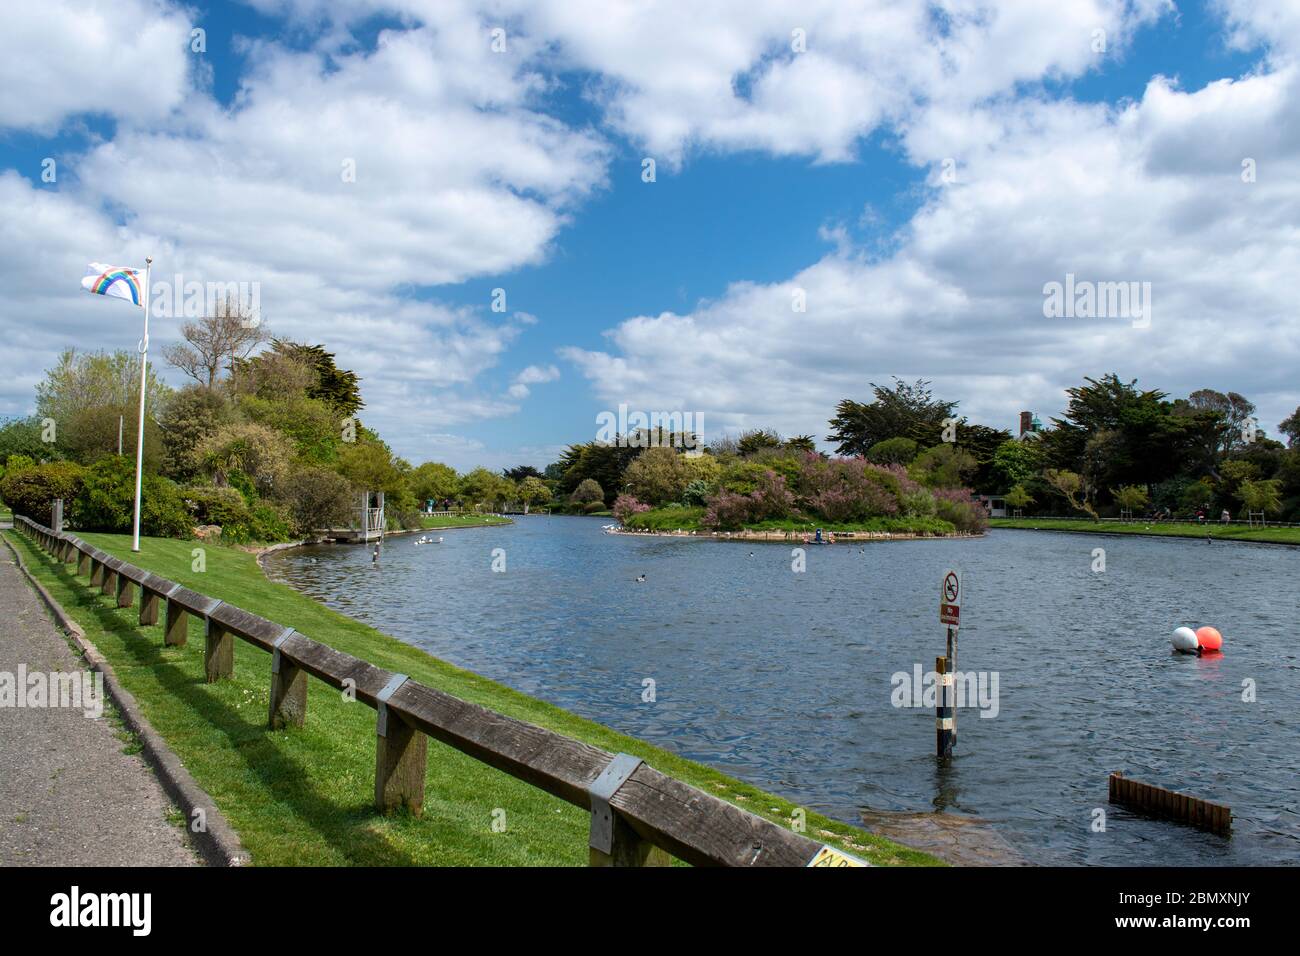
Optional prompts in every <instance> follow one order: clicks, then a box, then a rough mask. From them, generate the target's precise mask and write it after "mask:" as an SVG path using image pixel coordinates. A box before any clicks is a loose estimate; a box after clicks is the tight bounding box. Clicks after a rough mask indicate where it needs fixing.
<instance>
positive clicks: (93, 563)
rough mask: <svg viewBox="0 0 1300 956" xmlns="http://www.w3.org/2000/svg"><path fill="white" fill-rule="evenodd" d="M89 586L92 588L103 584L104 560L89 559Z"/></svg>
mask: <svg viewBox="0 0 1300 956" xmlns="http://www.w3.org/2000/svg"><path fill="white" fill-rule="evenodd" d="M90 586H91V587H92V588H102V587H103V586H104V562H103V561H100V560H98V559H97V558H91V559H90Z"/></svg>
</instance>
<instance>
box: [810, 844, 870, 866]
mask: <svg viewBox="0 0 1300 956" xmlns="http://www.w3.org/2000/svg"><path fill="white" fill-rule="evenodd" d="M808 865H809V866H870V865H871V864H869V863H867V862H865V861H863V860H859V859H858V858H857V857H856V856H849V855H848V854H847V853H841V852H840V851H839V850H833V849H831V848H830V847H828V846H823V847H822V848H821V849H820V850H818V851H817V855H816V856H814V857H813V858H812V859H811V860H809V861H808Z"/></svg>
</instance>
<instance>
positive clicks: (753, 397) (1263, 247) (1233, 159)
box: [564, 63, 1300, 434]
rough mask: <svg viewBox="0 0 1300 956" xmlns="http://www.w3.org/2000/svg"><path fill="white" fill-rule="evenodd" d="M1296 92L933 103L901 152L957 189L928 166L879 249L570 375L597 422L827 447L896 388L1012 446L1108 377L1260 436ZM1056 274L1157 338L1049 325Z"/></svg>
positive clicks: (618, 339)
mask: <svg viewBox="0 0 1300 956" xmlns="http://www.w3.org/2000/svg"><path fill="white" fill-rule="evenodd" d="M1297 75H1298V74H1297V70H1296V67H1295V66H1294V65H1292V64H1290V63H1288V64H1285V65H1279V66H1278V67H1277V68H1275V69H1273V70H1271V71H1268V72H1262V73H1256V74H1252V75H1250V76H1246V77H1243V78H1241V79H1239V80H1224V81H1221V82H1217V83H1213V84H1210V85H1209V86H1207V87H1205V88H1204V89H1200V90H1195V91H1183V90H1180V89H1178V88H1177V87H1176V86H1175V85H1174V84H1173V83H1172V82H1171V81H1169V80H1167V79H1165V78H1163V77H1157V78H1155V79H1153V80H1152V82H1151V83H1150V85H1149V86H1148V88H1147V90H1146V93H1145V95H1144V96H1143V97H1142V99H1141V100H1140V101H1138V102H1135V103H1132V104H1128V105H1124V106H1120V107H1110V106H1106V105H1088V104H1080V103H1076V102H1073V101H1070V100H1062V101H1049V100H1046V99H1041V98H1023V99H1019V100H1014V101H997V102H993V103H988V104H983V105H981V106H979V107H977V108H974V109H970V108H965V109H958V108H955V107H953V106H951V105H949V104H947V103H945V104H943V105H939V104H934V105H932V106H931V107H929V108H928V109H926V110H924V111H921V112H918V113H917V114H915V116H914V117H913V118H912V120H911V121H910V122H909V123H908V124H907V125H906V126H905V127H903V128H901V130H900V134H901V141H902V143H903V145H904V147H905V148H906V149H907V151H908V155H909V157H910V158H911V159H912V160H913V161H914V162H917V163H918V164H925V163H928V162H930V161H931V157H934V156H955V157H959V159H960V162H959V164H958V167H957V168H958V175H957V177H956V179H955V181H952V182H948V181H946V180H945V179H944V178H943V177H942V176H941V175H939V170H938V169H937V168H936V169H935V170H934V175H932V176H931V178H930V182H929V193H928V195H927V201H926V202H925V203H924V205H923V207H922V208H921V210H920V211H919V212H918V213H917V215H916V216H915V218H914V219H913V220H912V221H911V222H910V223H908V225H907V226H906V227H905V229H904V230H902V232H901V234H900V236H899V237H898V239H899V244H898V249H897V252H896V253H894V254H892V255H891V256H889V257H888V258H885V259H871V258H868V257H867V256H866V255H865V254H861V253H854V252H853V251H852V250H849V249H845V248H843V247H842V246H841V247H840V248H838V249H837V250H836V251H835V252H833V253H831V254H830V255H828V256H826V257H825V258H824V259H823V260H822V261H820V262H818V263H817V264H815V265H813V266H812V267H810V268H808V269H805V270H803V271H801V272H800V273H798V274H796V275H794V276H792V277H791V278H790V279H789V280H788V281H785V282H780V283H773V284H764V285H758V284H752V283H743V282H742V283H737V284H735V285H733V286H731V287H730V288H729V289H728V290H727V292H726V293H725V294H724V295H723V296H721V297H720V298H719V299H718V300H716V301H710V302H703V303H700V304H699V305H698V307H697V308H695V309H694V310H692V311H691V312H689V313H687V314H676V313H664V314H661V315H657V316H636V317H633V318H629V319H626V320H624V321H622V322H621V323H619V324H618V325H617V326H616V327H615V328H614V329H613V330H611V332H610V333H609V338H610V341H611V347H610V348H608V349H605V350H594V351H593V350H582V349H567V350H566V351H565V352H564V355H565V357H566V358H568V359H570V360H571V361H573V362H574V363H575V364H576V365H577V366H578V367H579V368H580V369H581V371H582V372H583V373H584V374H585V375H586V376H587V377H588V378H589V379H590V380H591V381H592V383H593V385H594V387H595V389H596V391H597V393H598V394H599V395H600V396H601V397H602V398H604V399H605V400H606V401H608V402H610V403H617V402H623V401H626V402H629V403H630V404H632V405H633V407H638V406H639V407H675V408H681V409H686V410H698V411H702V412H704V413H705V420H706V421H707V422H709V423H710V424H711V425H713V426H714V427H742V426H751V425H775V426H777V427H779V428H782V429H783V430H785V431H786V432H788V433H796V432H807V431H812V432H815V433H818V434H823V433H824V422H825V420H826V418H827V413H828V410H829V409H831V408H833V406H834V404H835V402H837V401H838V400H839V399H841V398H844V397H847V396H853V397H868V395H869V392H868V388H867V383H868V382H869V381H876V382H887V381H888V376H889V375H890V374H898V375H900V376H903V377H922V376H923V377H926V378H930V379H933V380H934V381H935V383H936V387H937V388H938V390H939V391H940V393H941V394H943V395H945V396H946V397H952V398H960V399H962V400H963V406H962V409H963V411H964V412H966V413H968V414H971V415H972V416H974V417H975V418H976V419H977V420H983V421H987V422H990V423H994V424H999V425H1002V426H1004V427H1011V426H1012V424H1013V423H1014V414H1015V412H1016V411H1017V410H1018V409H1020V408H1040V409H1043V410H1047V411H1051V412H1055V411H1056V410H1058V409H1059V408H1060V407H1061V405H1062V403H1063V398H1064V396H1063V394H1062V391H1063V389H1064V387H1066V386H1068V385H1072V384H1077V383H1078V382H1079V381H1081V379H1082V377H1083V376H1084V375H1095V374H1099V373H1101V372H1104V371H1110V370H1115V371H1117V372H1119V373H1120V374H1121V375H1124V376H1128V377H1139V378H1140V379H1141V380H1142V381H1144V382H1145V383H1147V384H1148V385H1159V386H1161V387H1166V388H1169V389H1171V390H1172V391H1173V392H1174V393H1175V394H1187V393H1188V392H1190V391H1192V390H1194V389H1196V388H1201V387H1206V386H1212V387H1219V388H1233V389H1236V390H1238V391H1241V392H1243V393H1245V394H1247V395H1248V396H1250V397H1252V398H1253V399H1255V400H1256V401H1257V402H1258V403H1259V405H1260V411H1261V413H1262V421H1263V423H1264V424H1265V426H1266V427H1267V428H1269V429H1273V428H1274V427H1275V423H1276V422H1277V421H1279V420H1280V419H1281V418H1282V417H1284V416H1285V415H1286V414H1288V413H1289V412H1290V411H1291V410H1292V409H1294V407H1295V405H1296V404H1297V401H1298V400H1300V392H1298V391H1297V387H1296V385H1295V379H1294V375H1293V374H1292V372H1291V370H1292V369H1293V368H1294V367H1295V362H1296V359H1297V358H1298V357H1300V315H1297V312H1296V309H1295V302H1294V294H1293V289H1292V286H1291V284H1290V282H1289V281H1288V278H1287V277H1288V276H1289V275H1294V274H1295V271H1296V270H1297V268H1300V247H1298V246H1297V244H1296V242H1295V226H1294V224H1295V223H1296V222H1297V221H1300V159H1297V157H1300V149H1297V147H1300V130H1298V127H1297V122H1296V119H1295V117H1296V116H1297V115H1300V83H1298V82H1297ZM1246 158H1250V159H1253V160H1255V161H1256V165H1255V168H1256V170H1257V173H1258V174H1257V176H1256V178H1255V180H1254V181H1249V177H1246V176H1244V175H1243V173H1244V169H1243V165H1242V163H1243V160H1244V159H1246ZM1067 274H1072V275H1074V276H1076V277H1077V278H1078V279H1079V280H1085V281H1091V282H1105V281H1125V282H1137V283H1143V282H1149V283H1150V284H1151V290H1152V299H1153V303H1154V308H1153V312H1152V317H1151V327H1150V328H1148V329H1142V328H1135V327H1134V323H1133V322H1132V321H1129V320H1125V319H1123V318H1118V317H1099V318H1073V319H1065V318H1056V319H1049V318H1047V317H1045V316H1044V312H1043V300H1044V295H1043V289H1044V285H1045V284H1046V283H1048V282H1052V281H1059V282H1064V281H1065V278H1066V275H1067ZM800 297H802V298H803V299H804V300H805V301H806V311H804V312H800V311H798V309H797V308H796V306H795V303H796V302H797V301H798V300H799V299H800Z"/></svg>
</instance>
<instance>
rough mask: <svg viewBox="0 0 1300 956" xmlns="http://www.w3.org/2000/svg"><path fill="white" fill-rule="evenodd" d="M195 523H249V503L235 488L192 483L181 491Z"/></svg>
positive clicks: (222, 524) (221, 524) (222, 525)
mask: <svg viewBox="0 0 1300 956" xmlns="http://www.w3.org/2000/svg"><path fill="white" fill-rule="evenodd" d="M181 494H182V496H183V497H184V499H185V503H186V505H188V506H189V509H190V514H192V515H193V516H194V523H195V524H215V525H220V526H221V527H222V528H225V527H226V526H227V525H236V524H247V523H248V522H249V520H250V519H251V517H252V516H251V514H250V512H249V508H248V503H247V502H246V501H245V500H244V496H243V495H242V494H240V493H239V492H238V491H237V490H235V489H234V488H218V487H217V486H215V485H191V486H190V487H188V488H186V489H184V491H182V492H181Z"/></svg>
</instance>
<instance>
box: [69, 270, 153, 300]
mask: <svg viewBox="0 0 1300 956" xmlns="http://www.w3.org/2000/svg"><path fill="white" fill-rule="evenodd" d="M143 286H144V280H143V278H142V277H141V275H140V270H139V269H122V268H119V267H117V266H108V265H104V263H102V262H92V263H91V264H90V267H89V268H88V269H87V270H86V277H85V278H84V279H82V280H81V287H82V288H83V289H85V290H86V291H87V292H91V293H94V294H95V295H111V296H113V297H115V298H118V299H126V301H128V302H130V303H131V304H132V305H139V306H143V305H144V291H143Z"/></svg>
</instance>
